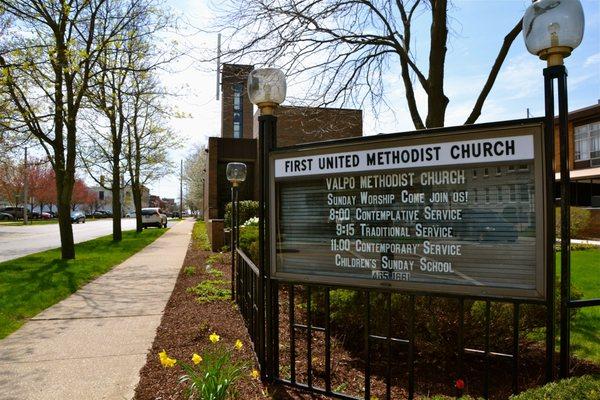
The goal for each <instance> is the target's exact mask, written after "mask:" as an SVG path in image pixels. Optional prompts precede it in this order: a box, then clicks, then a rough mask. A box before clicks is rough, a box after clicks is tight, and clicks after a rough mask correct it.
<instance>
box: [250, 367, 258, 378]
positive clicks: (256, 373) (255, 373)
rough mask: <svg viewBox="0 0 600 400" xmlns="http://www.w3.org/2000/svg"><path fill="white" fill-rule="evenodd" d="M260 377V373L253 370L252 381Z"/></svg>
mask: <svg viewBox="0 0 600 400" xmlns="http://www.w3.org/2000/svg"><path fill="white" fill-rule="evenodd" d="M259 376H260V372H258V370H256V369H253V370H252V372H250V377H251V378H252V379H258V377H259Z"/></svg>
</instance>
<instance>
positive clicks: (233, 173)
mask: <svg viewBox="0 0 600 400" xmlns="http://www.w3.org/2000/svg"><path fill="white" fill-rule="evenodd" d="M226 175H227V180H228V181H229V182H231V183H235V184H237V183H240V182H244V181H245V180H246V164H244V163H240V162H231V163H228V164H227V170H226Z"/></svg>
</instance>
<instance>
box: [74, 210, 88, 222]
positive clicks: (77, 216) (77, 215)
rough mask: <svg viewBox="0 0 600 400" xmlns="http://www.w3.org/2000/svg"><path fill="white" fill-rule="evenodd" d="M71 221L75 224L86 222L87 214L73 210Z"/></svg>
mask: <svg viewBox="0 0 600 400" xmlns="http://www.w3.org/2000/svg"><path fill="white" fill-rule="evenodd" d="M71 222H72V223H74V224H79V223H82V224H85V214H84V213H82V212H81V211H73V212H72V213H71Z"/></svg>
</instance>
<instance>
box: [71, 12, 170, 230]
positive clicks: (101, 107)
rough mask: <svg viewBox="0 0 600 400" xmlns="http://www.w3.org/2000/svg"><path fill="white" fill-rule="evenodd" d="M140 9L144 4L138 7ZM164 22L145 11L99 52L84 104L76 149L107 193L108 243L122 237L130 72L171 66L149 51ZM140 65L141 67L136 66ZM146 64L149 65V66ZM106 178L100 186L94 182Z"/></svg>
mask: <svg viewBox="0 0 600 400" xmlns="http://www.w3.org/2000/svg"><path fill="white" fill-rule="evenodd" d="M143 4H145V3H143ZM168 19H169V18H168V16H167V15H164V14H162V13H159V12H158V11H157V10H153V9H146V10H145V12H144V13H139V17H138V18H137V19H136V20H135V21H133V22H132V24H131V25H130V26H129V28H128V31H127V32H126V33H125V36H126V39H125V40H123V41H119V42H115V43H114V44H112V45H110V46H107V47H105V48H104V50H103V52H102V53H101V54H100V56H99V58H98V62H97V64H96V69H97V73H96V74H95V75H94V76H93V77H92V79H91V84H90V89H89V90H88V95H87V100H88V103H89V106H90V109H89V110H88V112H87V113H86V116H87V118H86V119H87V123H86V124H85V129H84V131H85V133H86V139H87V140H86V142H87V144H86V145H80V150H82V151H80V157H81V159H82V161H83V164H84V166H85V167H86V169H87V171H88V173H89V175H90V176H91V177H92V178H93V179H94V180H95V181H96V183H97V184H99V185H100V186H102V187H103V188H105V189H107V190H110V191H111V192H112V210H113V217H112V219H113V241H120V240H121V239H122V237H123V235H122V230H121V217H122V215H121V210H122V205H121V201H122V199H121V195H120V194H121V191H122V189H123V187H124V184H125V183H124V179H123V174H124V171H125V170H126V169H127V165H126V164H125V161H126V157H125V154H124V151H123V146H124V132H125V126H126V123H127V119H128V118H129V117H130V115H129V107H128V104H127V102H128V101H129V99H130V96H131V94H130V92H131V85H132V83H131V80H132V79H131V74H132V73H133V72H141V71H149V70H154V69H156V68H158V67H160V66H161V65H164V64H166V63H168V62H170V61H173V59H174V58H175V55H174V54H176V53H174V52H171V53H169V52H168V51H163V50H164V49H162V48H161V46H159V45H157V44H155V45H154V46H149V45H148V43H150V42H151V41H153V38H154V36H155V35H156V34H157V33H159V32H161V31H162V30H164V29H165V28H167V27H168ZM141 60H144V62H141ZM150 60H152V61H150ZM122 171H123V172H122ZM101 175H107V176H108V177H109V179H108V180H107V181H106V183H104V182H101V181H100V179H97V178H96V177H98V176H101Z"/></svg>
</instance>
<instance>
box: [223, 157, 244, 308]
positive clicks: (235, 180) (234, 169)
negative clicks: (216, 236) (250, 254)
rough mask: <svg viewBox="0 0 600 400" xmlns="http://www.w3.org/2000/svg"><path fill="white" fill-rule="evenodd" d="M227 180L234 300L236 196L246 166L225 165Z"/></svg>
mask: <svg viewBox="0 0 600 400" xmlns="http://www.w3.org/2000/svg"><path fill="white" fill-rule="evenodd" d="M226 175H227V180H228V181H229V182H231V299H232V300H233V299H234V298H235V249H236V246H237V244H238V240H239V237H240V236H239V216H238V211H239V209H238V194H239V184H240V183H242V182H244V181H245V180H246V164H244V163H240V162H231V163H229V164H227V171H226Z"/></svg>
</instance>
